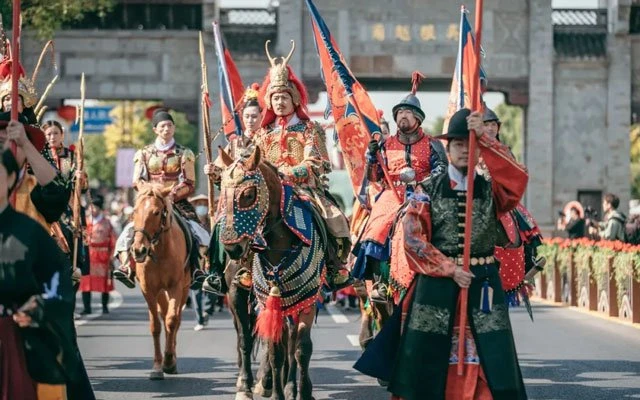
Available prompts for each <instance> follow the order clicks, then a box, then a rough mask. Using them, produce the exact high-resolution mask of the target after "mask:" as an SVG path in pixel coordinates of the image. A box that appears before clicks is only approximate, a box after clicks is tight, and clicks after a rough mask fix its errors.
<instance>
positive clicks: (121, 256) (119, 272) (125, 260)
mask: <svg viewBox="0 0 640 400" xmlns="http://www.w3.org/2000/svg"><path fill="white" fill-rule="evenodd" d="M118 260H120V266H119V267H118V268H116V270H115V271H113V277H114V278H116V279H117V280H119V281H120V282H122V284H123V285H125V286H126V287H128V288H129V289H133V288H135V287H136V282H135V280H134V279H135V274H134V272H133V268H131V259H130V257H129V253H128V252H126V251H121V252H120V253H118Z"/></svg>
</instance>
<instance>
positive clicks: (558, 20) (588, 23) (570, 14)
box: [551, 8, 607, 32]
mask: <svg viewBox="0 0 640 400" xmlns="http://www.w3.org/2000/svg"><path fill="white" fill-rule="evenodd" d="M551 21H552V22H553V28H554V30H555V31H564V30H570V31H572V32H580V31H587V32H594V31H604V32H606V31H607V10H606V9H599V8H597V9H555V10H553V11H552V12H551Z"/></svg>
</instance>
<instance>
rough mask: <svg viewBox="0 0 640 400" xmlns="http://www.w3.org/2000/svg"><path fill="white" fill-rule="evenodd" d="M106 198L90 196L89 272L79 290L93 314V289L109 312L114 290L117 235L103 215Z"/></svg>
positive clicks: (88, 230)
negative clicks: (110, 296) (113, 255)
mask: <svg viewBox="0 0 640 400" xmlns="http://www.w3.org/2000/svg"><path fill="white" fill-rule="evenodd" d="M103 210H104V198H103V197H102V196H101V195H99V194H96V195H95V196H92V198H91V218H90V219H89V224H88V226H87V236H88V241H89V260H90V265H91V269H90V273H89V275H85V276H83V277H82V280H81V281H80V291H82V304H83V306H84V310H83V311H82V313H81V314H91V311H92V310H91V292H98V293H101V294H102V299H101V300H102V313H103V314H108V313H109V308H108V304H109V292H111V291H112V290H113V281H112V278H111V273H112V269H111V255H112V254H113V252H114V250H115V246H116V235H115V232H114V229H113V226H111V222H109V220H108V219H107V218H105V216H104V212H103Z"/></svg>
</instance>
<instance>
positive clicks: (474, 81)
mask: <svg viewBox="0 0 640 400" xmlns="http://www.w3.org/2000/svg"><path fill="white" fill-rule="evenodd" d="M482 7H483V0H476V10H475V11H476V17H475V24H476V31H475V39H476V41H475V48H474V52H475V56H476V65H475V66H474V68H473V71H472V72H473V75H472V76H471V77H470V79H471V93H470V95H471V108H472V110H473V111H479V110H480V109H481V107H482V104H481V101H480V63H481V57H480V42H481V40H482ZM460 78H462V77H460ZM476 148H477V143H476V133H475V131H471V132H470V133H469V162H468V169H467V199H466V203H465V226H464V250H463V253H462V255H463V263H462V268H463V269H464V270H465V271H469V261H470V260H471V230H472V223H473V186H474V178H475V169H476ZM468 297H469V289H467V288H465V289H461V290H460V298H459V299H460V324H459V331H458V334H459V341H458V375H462V374H463V373H464V350H465V341H466V340H465V333H466V332H465V328H466V326H467V304H468Z"/></svg>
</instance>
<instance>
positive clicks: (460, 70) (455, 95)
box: [442, 6, 486, 133]
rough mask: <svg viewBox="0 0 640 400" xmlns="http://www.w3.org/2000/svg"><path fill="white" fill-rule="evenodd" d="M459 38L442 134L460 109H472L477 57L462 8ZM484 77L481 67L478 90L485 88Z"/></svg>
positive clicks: (470, 30)
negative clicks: (472, 90)
mask: <svg viewBox="0 0 640 400" xmlns="http://www.w3.org/2000/svg"><path fill="white" fill-rule="evenodd" d="M459 32H460V37H459V40H458V58H457V61H456V69H455V72H454V73H453V80H452V81H451V92H450V94H449V103H448V107H447V115H446V117H445V121H444V125H443V127H442V129H443V132H442V133H447V128H448V126H449V119H451V116H452V115H453V114H455V112H456V111H458V110H460V109H461V108H468V109H472V108H473V107H472V104H473V101H472V99H471V76H473V69H474V68H475V66H476V62H477V57H478V55H476V53H475V48H474V44H475V38H474V37H473V31H472V29H471V24H469V20H468V19H467V9H466V8H465V6H462V7H461V9H460V29H459ZM485 82H486V75H485V73H484V70H483V69H482V67H480V88H481V91H480V92H482V88H483V87H484V86H485V85H484V84H485Z"/></svg>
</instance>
